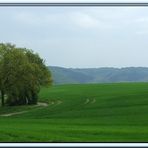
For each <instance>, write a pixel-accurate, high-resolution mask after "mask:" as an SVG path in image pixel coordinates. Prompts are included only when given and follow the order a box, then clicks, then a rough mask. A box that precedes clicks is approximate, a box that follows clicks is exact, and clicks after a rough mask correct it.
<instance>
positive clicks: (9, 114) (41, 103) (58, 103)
mask: <svg viewBox="0 0 148 148" xmlns="http://www.w3.org/2000/svg"><path fill="white" fill-rule="evenodd" d="M61 103H62V101H61V100H57V101H52V102H51V103H50V104H48V103H44V102H38V104H37V105H34V107H33V108H32V109H30V110H25V111H20V112H13V113H8V114H2V115H0V116H2V117H9V116H13V115H19V114H23V113H27V112H29V111H32V110H34V109H37V108H36V107H43V108H45V107H48V106H49V105H54V106H57V105H60V104H61Z"/></svg>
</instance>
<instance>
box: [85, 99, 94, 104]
mask: <svg viewBox="0 0 148 148" xmlns="http://www.w3.org/2000/svg"><path fill="white" fill-rule="evenodd" d="M95 102H96V99H86V101H85V102H84V104H93V103H95Z"/></svg>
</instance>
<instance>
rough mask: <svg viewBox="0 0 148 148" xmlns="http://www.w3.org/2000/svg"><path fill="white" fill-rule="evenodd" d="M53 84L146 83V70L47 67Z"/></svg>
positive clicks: (147, 69) (140, 68)
mask: <svg viewBox="0 0 148 148" xmlns="http://www.w3.org/2000/svg"><path fill="white" fill-rule="evenodd" d="M49 69H50V71H51V73H52V75H53V80H54V84H72V83H73V84H75V83H110V82H148V68H146V67H127V68H82V69H81V68H63V67H56V66H49Z"/></svg>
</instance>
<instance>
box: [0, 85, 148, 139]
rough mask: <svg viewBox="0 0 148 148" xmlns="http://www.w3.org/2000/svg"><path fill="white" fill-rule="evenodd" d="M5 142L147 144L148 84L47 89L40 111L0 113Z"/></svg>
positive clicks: (6, 109)
mask: <svg viewBox="0 0 148 148" xmlns="http://www.w3.org/2000/svg"><path fill="white" fill-rule="evenodd" d="M0 142H148V83H109V84H73V85H57V86H52V87H49V88H42V89H41V92H40V94H39V104H38V105H33V106H29V105H28V106H19V107H18V106H15V107H3V108H2V107H0Z"/></svg>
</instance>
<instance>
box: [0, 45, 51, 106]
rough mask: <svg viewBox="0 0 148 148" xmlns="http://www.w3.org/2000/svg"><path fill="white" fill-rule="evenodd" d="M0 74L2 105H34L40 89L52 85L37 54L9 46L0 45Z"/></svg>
mask: <svg viewBox="0 0 148 148" xmlns="http://www.w3.org/2000/svg"><path fill="white" fill-rule="evenodd" d="M0 72H1V73H0V92H1V100H2V101H1V102H2V103H1V104H2V105H4V102H7V104H9V105H24V104H36V103H37V100H38V93H39V91H40V87H41V86H44V85H51V83H52V79H51V73H50V71H49V69H48V68H47V67H46V65H45V63H44V60H43V59H41V58H40V56H39V55H38V54H36V53H34V52H33V51H32V50H29V49H26V48H17V47H16V46H15V45H11V44H3V43H1V44H0ZM5 98H6V99H5ZM5 100H6V101H5Z"/></svg>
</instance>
